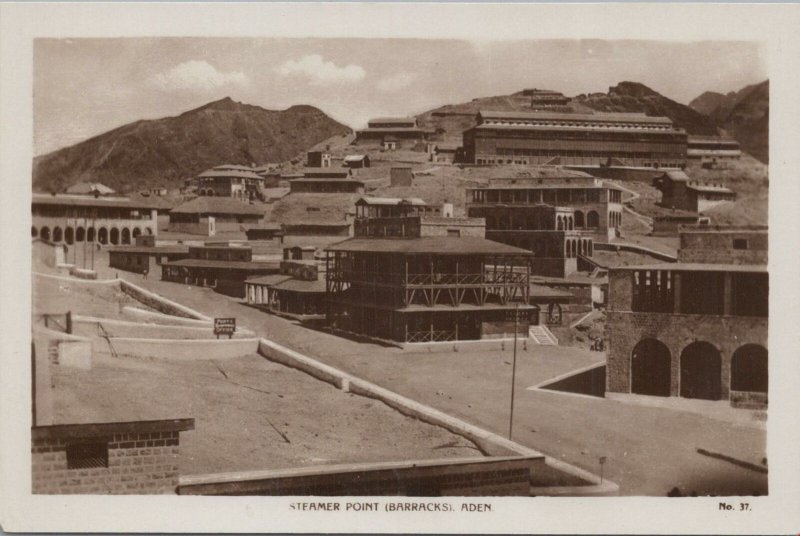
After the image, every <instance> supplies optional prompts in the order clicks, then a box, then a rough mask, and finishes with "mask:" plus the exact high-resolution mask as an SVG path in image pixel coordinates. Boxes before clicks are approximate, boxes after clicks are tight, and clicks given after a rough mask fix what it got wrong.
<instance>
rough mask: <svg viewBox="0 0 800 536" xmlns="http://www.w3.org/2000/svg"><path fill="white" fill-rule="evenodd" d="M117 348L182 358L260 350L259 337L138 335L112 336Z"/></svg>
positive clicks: (124, 351)
mask: <svg viewBox="0 0 800 536" xmlns="http://www.w3.org/2000/svg"><path fill="white" fill-rule="evenodd" d="M110 341H111V345H112V346H113V349H114V351H115V352H116V353H117V354H119V355H125V356H131V357H149V358H157V359H172V360H181V361H199V360H203V359H235V358H237V357H244V356H248V355H253V354H255V353H256V352H257V351H258V342H259V341H258V339H255V338H253V339H219V340H216V339H210V340H202V339H201V340H186V339H179V340H174V339H134V338H127V337H125V338H123V337H112V338H111V339H110Z"/></svg>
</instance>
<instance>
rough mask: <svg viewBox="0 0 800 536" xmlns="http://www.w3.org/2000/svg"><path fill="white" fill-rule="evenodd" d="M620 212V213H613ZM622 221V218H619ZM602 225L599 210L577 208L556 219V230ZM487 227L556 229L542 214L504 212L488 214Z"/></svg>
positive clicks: (498, 228) (525, 229)
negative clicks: (573, 211)
mask: <svg viewBox="0 0 800 536" xmlns="http://www.w3.org/2000/svg"><path fill="white" fill-rule="evenodd" d="M613 214H619V213H613ZM619 221H621V219H620V220H619ZM598 227H600V214H598V213H597V211H594V210H590V211H589V212H587V213H586V214H584V213H583V212H581V211H580V210H576V211H575V213H574V216H573V215H563V214H562V215H558V216H557V217H556V221H555V230H557V231H574V230H575V229H596V228H598ZM486 228H487V229H488V230H498V231H539V230H542V231H550V230H554V228H553V220H552V219H548V218H546V217H543V216H542V215H536V214H531V215H528V216H527V217H526V216H523V215H522V214H519V215H515V214H511V215H507V214H502V215H500V216H498V217H495V216H493V215H491V214H487V215H486Z"/></svg>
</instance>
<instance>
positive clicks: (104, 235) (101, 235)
mask: <svg viewBox="0 0 800 536" xmlns="http://www.w3.org/2000/svg"><path fill="white" fill-rule="evenodd" d="M97 241H98V242H100V243H101V244H103V245H105V244H108V229H106V228H105V227H100V230H99V231H97Z"/></svg>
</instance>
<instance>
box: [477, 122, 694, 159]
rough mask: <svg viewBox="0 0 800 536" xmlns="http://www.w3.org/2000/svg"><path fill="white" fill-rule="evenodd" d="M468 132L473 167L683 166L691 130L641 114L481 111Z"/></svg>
mask: <svg viewBox="0 0 800 536" xmlns="http://www.w3.org/2000/svg"><path fill="white" fill-rule="evenodd" d="M477 123H478V124H477V125H476V126H474V127H472V128H470V129H467V130H465V131H464V134H463V146H464V157H465V159H466V161H467V162H470V163H473V164H547V165H554V164H560V165H594V166H597V165H612V166H634V167H652V168H682V167H684V166H685V165H686V132H685V131H684V130H682V129H679V128H676V127H675V126H674V125H673V124H672V121H671V120H670V119H669V118H667V117H651V116H647V115H644V114H641V113H563V112H554V111H530V112H492V111H480V112H479V113H478V115H477Z"/></svg>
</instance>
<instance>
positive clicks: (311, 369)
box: [258, 339, 619, 496]
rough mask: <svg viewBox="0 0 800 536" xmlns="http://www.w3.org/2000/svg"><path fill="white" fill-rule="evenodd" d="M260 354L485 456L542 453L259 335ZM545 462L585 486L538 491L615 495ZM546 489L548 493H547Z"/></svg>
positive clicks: (606, 486)
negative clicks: (470, 446) (438, 431)
mask: <svg viewBox="0 0 800 536" xmlns="http://www.w3.org/2000/svg"><path fill="white" fill-rule="evenodd" d="M258 351H259V353H260V354H261V355H263V356H264V357H266V358H267V359H269V360H271V361H275V362H278V363H281V364H284V365H286V366H289V367H292V368H295V369H299V370H302V371H304V372H306V373H308V374H310V375H311V376H314V377H315V378H317V379H319V380H322V381H324V382H327V383H330V384H333V385H335V386H336V387H338V388H340V389H342V390H344V391H349V392H352V393H354V394H358V395H362V396H366V397H369V398H374V399H377V400H380V401H381V402H383V403H384V404H386V405H388V406H390V407H392V408H394V409H396V410H398V411H399V412H400V413H402V414H404V415H408V416H412V417H416V418H418V419H420V420H421V421H423V422H427V423H429V424H433V425H436V426H441V427H442V428H445V429H446V430H449V431H450V432H452V433H455V434H458V435H461V436H463V437H466V438H467V439H469V440H470V441H472V442H473V443H475V444H476V445H477V446H478V447H479V448H480V449H481V451H482V452H483V453H484V454H486V455H488V456H509V455H512V456H513V455H517V456H532V457H543V456H544V455H543V454H541V453H540V452H537V451H535V450H533V449H530V448H528V447H526V446H524V445H520V444H519V443H515V442H513V441H510V440H508V439H506V438H504V437H501V436H499V435H497V434H495V433H492V432H489V431H487V430H484V429H482V428H478V427H477V426H473V425H471V424H469V423H466V422H464V421H462V420H460V419H457V418H455V417H453V416H451V415H448V414H446V413H444V412H441V411H439V410H436V409H434V408H432V407H430V406H426V405H425V404H421V403H419V402H416V401H414V400H411V399H410V398H406V397H404V396H402V395H399V394H397V393H395V392H392V391H389V390H388V389H384V388H383V387H379V386H377V385H375V384H373V383H371V382H368V381H366V380H362V379H360V378H357V377H355V376H352V375H350V374H348V373H346V372H343V371H341V370H339V369H337V368H334V367H331V366H330V365H326V364H324V363H320V362H319V361H317V360H316V359H312V358H311V357H308V356H306V355H303V354H301V353H299V352H296V351H294V350H292V349H290V348H286V347H284V346H281V345H279V344H277V343H275V342H273V341H269V340H266V339H261V340H260V342H259V345H258ZM546 463H547V465H548V466H549V467H550V468H552V469H554V470H556V471H560V472H563V473H564V474H565V475H566V476H569V477H572V479H577V480H579V481H582V482H586V483H587V485H585V486H570V488H574V489H571V490H570V491H568V492H567V491H566V490H565V489H564V486H547V487H543V488H541V489H538V488H537V490H536V494H538V495H548V494H551V495H558V494H563V495H567V494H569V495H573V496H580V495H618V494H619V486H617V484H615V483H614V482H611V481H608V480H605V481H603V482H601V481H600V478H599V477H598V476H596V475H594V474H592V473H589V472H588V471H584V470H583V469H580V468H578V467H575V466H573V465H570V464H567V463H564V462H561V461H559V460H556V459H554V458H549V457H548V458H546ZM548 491H550V492H552V493H548Z"/></svg>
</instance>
